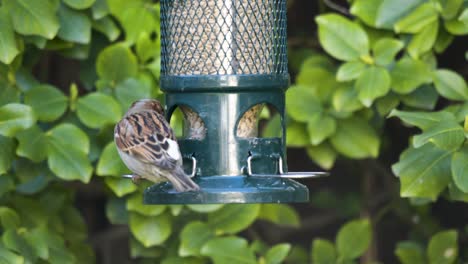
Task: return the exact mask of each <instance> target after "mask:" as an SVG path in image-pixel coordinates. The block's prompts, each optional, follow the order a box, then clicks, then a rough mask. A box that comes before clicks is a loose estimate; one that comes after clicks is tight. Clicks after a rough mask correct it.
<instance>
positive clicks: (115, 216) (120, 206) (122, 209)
mask: <svg viewBox="0 0 468 264" xmlns="http://www.w3.org/2000/svg"><path fill="white" fill-rule="evenodd" d="M128 214H129V213H128V211H127V206H126V199H125V198H113V197H111V198H109V199H108V200H107V203H106V217H107V219H109V221H110V222H111V223H112V224H114V225H126V224H128Z"/></svg>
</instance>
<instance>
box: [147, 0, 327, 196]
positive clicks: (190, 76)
mask: <svg viewBox="0 0 468 264" xmlns="http://www.w3.org/2000/svg"><path fill="white" fill-rule="evenodd" d="M161 32H162V34H161V43H162V59H161V89H162V90H163V91H164V92H165V93H166V107H167V108H166V110H167V118H168V119H170V117H171V115H172V114H173V112H174V110H175V109H176V108H177V107H179V109H181V111H182V112H183V114H184V118H185V122H184V138H183V139H179V146H180V149H181V152H182V155H183V157H184V165H185V169H186V172H187V173H188V174H192V176H194V177H193V180H194V181H195V182H196V183H197V184H198V185H199V186H200V188H201V190H200V191H197V192H183V193H177V192H176V191H174V190H173V188H172V186H171V184H170V183H169V182H167V183H162V184H157V185H153V186H151V187H149V188H147V189H146V190H145V192H144V203H146V204H212V203H290V202H307V201H308V200H309V192H308V189H307V187H305V186H304V185H302V184H300V183H298V182H296V181H294V180H292V179H290V178H305V177H316V176H321V175H324V173H312V172H308V173H305V172H295V173H291V172H289V173H288V172H286V171H287V165H286V147H285V138H286V130H285V124H284V111H285V91H286V89H287V87H288V85H289V74H288V69H287V46H286V45H287V43H286V0H161ZM266 104H269V105H270V106H272V107H274V108H275V109H276V110H277V112H278V113H279V114H280V115H281V125H282V137H281V138H259V137H258V131H257V126H258V124H257V123H258V117H259V113H260V112H261V110H262V108H263V107H264V105H266Z"/></svg>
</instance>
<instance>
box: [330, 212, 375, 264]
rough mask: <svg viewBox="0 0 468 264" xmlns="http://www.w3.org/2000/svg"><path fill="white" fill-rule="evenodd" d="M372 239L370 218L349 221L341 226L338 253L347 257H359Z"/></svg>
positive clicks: (342, 256)
mask: <svg viewBox="0 0 468 264" xmlns="http://www.w3.org/2000/svg"><path fill="white" fill-rule="evenodd" d="M371 239H372V230H371V226H370V223H369V220H368V219H362V220H354V221H351V222H348V223H346V224H345V225H344V226H343V227H341V228H340V230H339V231H338V234H337V236H336V249H337V251H338V255H339V256H340V258H345V259H354V258H357V257H359V256H361V255H362V254H363V253H364V252H365V251H366V250H367V248H368V247H369V245H370V242H371ZM350 241H353V242H352V243H350Z"/></svg>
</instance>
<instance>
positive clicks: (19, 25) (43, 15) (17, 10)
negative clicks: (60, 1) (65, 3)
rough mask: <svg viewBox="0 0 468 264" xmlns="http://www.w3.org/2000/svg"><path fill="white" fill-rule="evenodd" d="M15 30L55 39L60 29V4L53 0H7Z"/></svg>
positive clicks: (6, 7) (8, 10)
mask: <svg viewBox="0 0 468 264" xmlns="http://www.w3.org/2000/svg"><path fill="white" fill-rule="evenodd" d="M3 4H4V6H5V10H6V11H7V13H8V14H10V16H11V18H12V21H13V27H14V28H15V31H16V32H18V33H20V34H23V35H39V36H42V37H44V38H46V39H53V38H54V37H55V35H56V34H57V32H58V30H59V27H60V26H59V21H58V18H57V16H56V10H57V9H56V8H57V6H58V5H56V4H54V3H53V2H52V1H26V0H5V1H3Z"/></svg>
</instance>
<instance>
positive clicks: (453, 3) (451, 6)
mask: <svg viewBox="0 0 468 264" xmlns="http://www.w3.org/2000/svg"><path fill="white" fill-rule="evenodd" d="M438 2H439V4H440V5H441V6H442V13H441V14H442V17H443V18H444V19H446V20H450V19H452V18H455V16H456V15H457V14H458V11H459V10H460V8H461V7H462V6H463V0H439V1H438Z"/></svg>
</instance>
